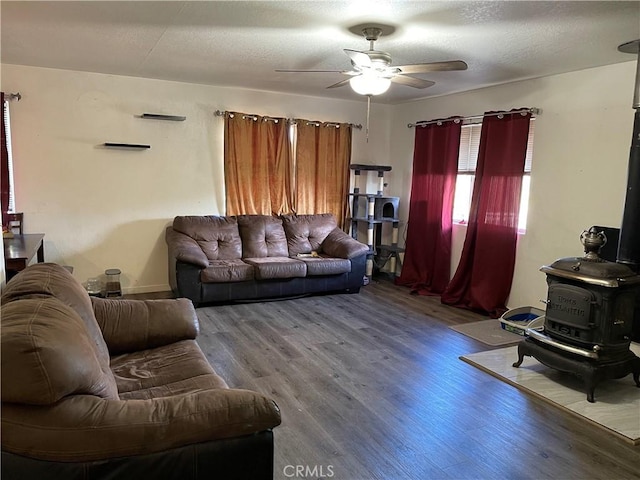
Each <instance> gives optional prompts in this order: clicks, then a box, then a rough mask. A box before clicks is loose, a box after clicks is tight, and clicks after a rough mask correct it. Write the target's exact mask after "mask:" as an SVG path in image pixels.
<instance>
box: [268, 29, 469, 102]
mask: <svg viewBox="0 0 640 480" xmlns="http://www.w3.org/2000/svg"><path fill="white" fill-rule="evenodd" d="M389 29H390V31H393V27H389ZM351 30H352V29H351ZM361 31H362V34H363V35H364V37H365V38H366V39H367V40H368V41H369V50H364V51H358V50H350V49H344V53H346V54H347V56H348V57H349V58H350V59H351V66H352V69H351V70H276V72H293V73H341V74H343V75H348V76H349V77H351V78H347V79H345V80H341V81H339V82H338V83H334V84H333V85H330V86H328V87H327V88H337V87H342V86H344V85H346V84H350V85H351V88H352V89H353V90H354V91H355V92H356V93H359V94H360V95H368V96H371V95H380V94H382V93H384V92H386V91H387V90H388V89H389V86H390V85H391V82H393V83H398V84H400V85H406V86H409V87H413V88H427V87H430V86H432V85H434V84H435V82H432V81H430V80H424V79H422V78H417V77H412V76H410V74H415V73H429V72H442V71H450V70H466V69H467V64H466V63H465V62H463V61H462V60H452V61H448V62H431V63H418V64H413V65H397V66H393V65H391V55H389V54H388V53H387V52H382V51H379V50H375V49H374V43H375V41H376V40H378V38H380V35H381V34H382V32H383V29H382V28H380V27H379V26H365V27H364V28H362V30H361Z"/></svg>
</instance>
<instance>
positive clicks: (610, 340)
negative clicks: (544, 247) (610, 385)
mask: <svg viewBox="0 0 640 480" xmlns="http://www.w3.org/2000/svg"><path fill="white" fill-rule="evenodd" d="M581 240H582V242H583V244H584V247H585V254H586V255H585V256H584V257H569V258H561V259H559V260H556V261H555V262H553V264H551V265H550V266H543V267H542V268H541V271H543V272H544V273H546V274H547V284H548V286H549V288H548V293H547V311H546V314H545V322H544V331H543V332H538V331H536V330H527V337H526V338H525V339H524V340H523V341H521V342H520V343H519V344H518V361H517V362H515V363H514V364H513V366H514V367H519V366H520V364H522V361H523V359H524V357H525V356H532V357H534V358H536V359H537V360H538V361H539V362H540V363H543V364H545V365H546V366H548V367H551V368H555V369H557V370H560V371H563V372H569V373H574V374H576V375H578V376H579V377H581V378H582V379H583V381H584V382H585V385H586V388H587V400H588V401H589V402H593V401H594V391H595V388H596V386H597V385H598V384H599V383H600V382H602V381H603V380H607V379H613V378H622V377H625V376H627V375H629V374H630V373H633V379H634V381H635V382H636V385H637V386H639V387H640V358H638V357H637V356H636V355H635V354H634V353H633V352H632V351H631V350H630V348H629V347H630V344H631V330H632V325H633V317H634V309H635V304H636V298H637V296H638V294H639V293H640V275H637V274H636V273H635V272H634V271H633V270H632V269H631V268H630V267H628V266H626V265H622V264H620V263H616V262H608V261H606V260H603V259H601V258H600V257H599V256H598V252H599V251H600V248H601V247H602V246H603V245H604V244H605V242H606V237H605V235H604V233H603V232H598V231H596V229H595V228H591V229H590V230H589V231H588V232H586V231H585V232H583V234H582V235H581Z"/></svg>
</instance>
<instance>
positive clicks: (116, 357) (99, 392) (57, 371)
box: [0, 263, 280, 480]
mask: <svg viewBox="0 0 640 480" xmlns="http://www.w3.org/2000/svg"><path fill="white" fill-rule="evenodd" d="M197 333H198V320H197V317H196V315H195V310H194V308H193V305H192V304H191V302H190V301H189V300H187V299H175V300H148V301H145V300H120V299H102V298H93V297H89V296H88V295H87V293H86V292H85V291H84V289H83V288H82V286H81V285H80V284H79V283H78V282H77V281H76V280H75V279H74V278H73V277H72V275H71V274H70V273H69V272H68V271H67V270H66V269H64V268H62V267H60V266H59V265H55V264H46V263H45V264H37V265H33V266H30V267H28V268H27V269H25V270H24V271H22V272H21V273H19V274H18V275H17V276H16V277H14V278H13V279H12V280H11V281H10V282H8V283H7V285H6V286H5V289H4V292H3V295H2V318H1V329H0V337H1V341H2V344H1V348H2V350H1V356H2V432H1V435H2V439H1V441H2V478H7V479H12V480H16V479H39V480H45V479H65V480H70V479H84V480H93V479H107V478H108V479H133V478H135V479H138V478H162V479H180V480H186V479H196V478H198V479H212V478H224V479H248V478H251V479H257V478H260V479H267V478H273V433H272V430H271V429H272V428H273V427H275V426H277V425H279V424H280V411H279V409H278V407H277V406H276V404H275V403H274V402H273V400H271V399H269V398H268V397H265V396H263V395H261V394H259V393H256V392H251V391H247V390H238V389H230V388H228V387H227V385H226V384H225V381H224V380H223V379H222V378H221V377H219V376H218V375H217V374H216V373H215V372H214V370H213V369H212V367H211V365H210V364H209V362H208V361H207V359H206V357H205V356H204V354H203V353H202V351H201V350H200V348H199V347H198V345H197V344H196V342H195V338H196V335H197Z"/></svg>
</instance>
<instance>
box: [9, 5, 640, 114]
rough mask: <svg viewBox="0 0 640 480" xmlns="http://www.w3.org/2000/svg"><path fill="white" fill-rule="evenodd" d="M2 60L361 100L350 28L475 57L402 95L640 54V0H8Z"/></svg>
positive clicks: (396, 46) (409, 52)
mask: <svg viewBox="0 0 640 480" xmlns="http://www.w3.org/2000/svg"><path fill="white" fill-rule="evenodd" d="M0 9H1V11H0V21H1V44H0V45H1V51H0V55H1V60H2V63H7V64H21V65H32V66H41V67H52V68H61V69H71V70H81V71H89V72H101V73H110V74H118V75H129V76H137V77H147V78H158V79H165V80H175V81H182V82H191V83H200V84H210V85H221V86H233V87H241V88H250V89H258V90H270V91H277V92H287V93H297V94H302V95H313V96H324V97H331V98H343V99H356V98H358V96H357V95H356V94H355V93H354V92H352V91H351V89H350V88H349V87H348V86H345V87H341V88H335V89H329V90H327V89H326V87H327V86H329V85H331V84H333V83H336V82H338V81H340V80H343V79H344V78H346V77H344V76H343V75H341V74H339V73H277V72H275V70H276V69H314V70H346V69H349V68H350V62H349V59H348V57H347V56H346V55H345V54H344V53H343V52H342V49H344V48H349V49H355V50H366V49H368V46H369V45H368V42H367V41H366V40H365V39H364V37H361V36H358V35H355V34H353V33H351V32H350V31H349V27H351V26H353V25H356V24H362V23H366V22H372V23H383V24H388V25H391V26H393V27H395V32H394V33H393V34H391V35H389V36H387V37H385V36H383V37H382V38H381V39H380V40H379V41H378V42H377V43H376V49H377V50H383V51H386V52H389V53H390V54H391V56H392V58H393V62H392V64H395V65H402V64H411V63H423V62H436V61H444V60H458V59H459V60H464V61H465V62H467V64H468V65H469V69H468V70H467V71H453V72H437V73H430V74H421V75H416V76H419V77H421V78H425V79H429V80H432V81H435V82H436V84H435V86H433V87H430V88H427V89H424V90H420V89H414V88H411V87H408V86H403V85H396V84H394V85H392V86H391V89H390V90H389V91H388V92H387V93H386V94H384V95H382V96H380V97H378V98H376V101H379V102H385V103H398V102H403V101H409V100H413V99H417V98H423V97H427V96H432V95H443V94H447V93H452V92H460V91H465V90H471V89H475V88H480V87H483V86H489V85H495V84H500V83H505V82H512V81H516V80H523V79H527V78H534V77H540V76H546V75H553V74H557V73H563V72H569V71H574V70H581V69H584V68H590V67H596V66H601V65H608V64H612V63H618V62H625V61H631V60H633V59H634V57H633V56H631V55H628V54H623V53H620V52H618V51H617V47H618V45H619V44H621V43H624V42H627V41H630V40H635V39H637V38H640V1H634V2H615V1H600V2H598V1H581V2H565V1H549V2H543V1H533V2H529V1H509V2H507V1H489V2H484V1H448V2H426V1H393V2H381V1H340V2H333V1H262V2H245V1H232V2H218V1H193V2H172V1H124V2H115V1H88V2H77V1H74V2H60V1H53V2H33V1H21V2H11V1H5V0H3V1H2V2H1V3H0Z"/></svg>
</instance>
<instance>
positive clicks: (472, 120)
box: [407, 107, 542, 128]
mask: <svg viewBox="0 0 640 480" xmlns="http://www.w3.org/2000/svg"><path fill="white" fill-rule="evenodd" d="M514 113H530V114H531V115H540V114H541V113H542V109H540V108H536V107H532V108H521V109H519V110H514V111H512V112H511V111H510V112H494V113H488V114H486V115H471V116H469V117H457V118H441V119H438V120H423V121H421V122H416V123H408V124H407V128H413V127H424V126H425V125H431V124H432V123H443V122H455V121H460V120H462V122H463V123H467V124H469V123H480V122H479V120H482V119H483V118H484V117H499V116H500V115H505V114H506V115H511V114H514Z"/></svg>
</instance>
